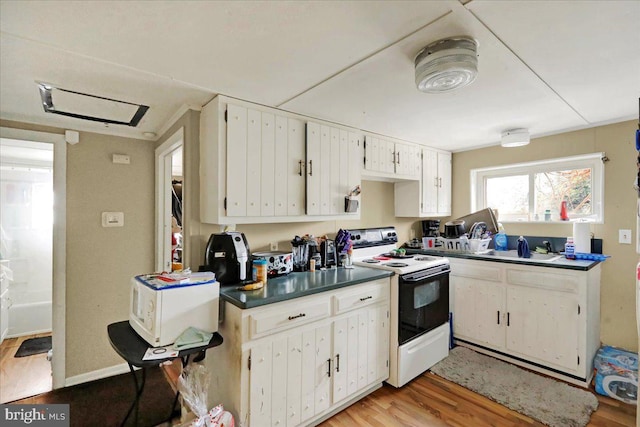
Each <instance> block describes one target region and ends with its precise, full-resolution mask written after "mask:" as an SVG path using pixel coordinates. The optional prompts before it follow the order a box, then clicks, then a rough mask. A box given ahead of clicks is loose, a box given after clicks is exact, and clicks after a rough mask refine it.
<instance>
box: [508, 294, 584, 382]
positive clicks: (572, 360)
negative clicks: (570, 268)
mask: <svg viewBox="0 0 640 427" xmlns="http://www.w3.org/2000/svg"><path fill="white" fill-rule="evenodd" d="M578 311H579V308H578V303H577V301H576V298H575V296H574V295H572V294H569V293H566V292H554V291H548V290H543V289H536V288H529V287H525V286H510V287H509V288H508V289H507V349H508V350H510V351H513V352H517V353H521V354H523V355H529V356H533V357H535V358H536V359H538V360H539V361H541V362H544V364H545V365H548V366H551V367H557V368H561V369H563V370H571V371H575V370H576V369H577V367H578V363H579V362H578V336H579V333H578V331H579V330H578V321H579V314H578ZM580 363H585V362H584V361H581V362H580Z"/></svg>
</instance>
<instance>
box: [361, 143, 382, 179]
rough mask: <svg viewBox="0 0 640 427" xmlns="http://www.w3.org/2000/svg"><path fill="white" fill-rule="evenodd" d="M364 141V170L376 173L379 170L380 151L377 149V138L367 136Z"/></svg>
mask: <svg viewBox="0 0 640 427" xmlns="http://www.w3.org/2000/svg"><path fill="white" fill-rule="evenodd" d="M365 141H366V145H365V150H364V155H365V160H366V162H365V169H366V170H370V171H376V172H378V171H379V170H380V165H379V162H378V159H379V158H380V149H379V148H378V142H379V140H378V138H374V137H370V136H367V137H366V140H365Z"/></svg>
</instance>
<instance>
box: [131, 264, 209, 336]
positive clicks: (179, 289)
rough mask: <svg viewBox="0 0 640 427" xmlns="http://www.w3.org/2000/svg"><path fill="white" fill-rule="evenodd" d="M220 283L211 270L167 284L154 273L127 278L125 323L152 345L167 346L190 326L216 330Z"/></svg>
mask: <svg viewBox="0 0 640 427" xmlns="http://www.w3.org/2000/svg"><path fill="white" fill-rule="evenodd" d="M219 295H220V284H219V283H218V282H217V281H216V280H215V275H214V274H213V273H193V274H192V277H191V278H190V279H187V280H184V281H176V282H175V283H170V282H166V281H163V280H161V279H158V278H157V275H142V276H136V277H133V278H132V279H131V294H130V296H131V304H130V308H129V324H130V325H131V327H132V328H133V329H134V330H135V331H136V332H137V333H138V335H140V336H141V337H142V338H143V339H144V340H145V341H147V342H148V343H149V344H150V345H151V346H152V347H159V346H165V345H169V344H172V343H174V342H175V340H176V339H177V338H178V337H179V336H180V334H182V333H183V332H184V331H185V329H187V328H188V327H190V326H193V327H195V328H198V329H201V330H203V331H206V332H217V331H218V301H219Z"/></svg>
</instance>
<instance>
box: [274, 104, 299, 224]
mask: <svg viewBox="0 0 640 427" xmlns="http://www.w3.org/2000/svg"><path fill="white" fill-rule="evenodd" d="M288 136H289V126H288V120H287V118H286V117H282V116H275V131H274V144H273V154H274V160H273V167H274V171H273V172H274V181H273V203H274V207H273V215H276V216H286V215H287V193H288V189H289V186H290V184H289V180H295V179H296V170H295V166H294V167H293V170H292V171H291V172H289V167H288V166H289V163H290V162H289V156H290V155H291V154H292V153H291V152H289V141H288ZM294 163H295V160H294Z"/></svg>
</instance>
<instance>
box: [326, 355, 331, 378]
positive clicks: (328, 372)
mask: <svg viewBox="0 0 640 427" xmlns="http://www.w3.org/2000/svg"><path fill="white" fill-rule="evenodd" d="M327 364H328V366H327V376H328V377H329V378H331V358H329V359H327Z"/></svg>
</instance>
